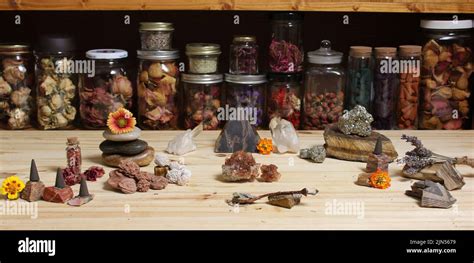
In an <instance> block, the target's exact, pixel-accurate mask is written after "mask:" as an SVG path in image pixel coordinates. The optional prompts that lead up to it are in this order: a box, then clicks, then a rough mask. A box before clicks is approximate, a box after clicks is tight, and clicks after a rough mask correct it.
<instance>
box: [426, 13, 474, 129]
mask: <svg viewBox="0 0 474 263" xmlns="http://www.w3.org/2000/svg"><path fill="white" fill-rule="evenodd" d="M420 26H421V28H422V29H423V35H424V42H423V54H422V57H423V62H422V68H421V84H422V86H421V91H422V95H421V104H420V105H421V107H420V110H419V111H420V112H419V118H420V120H419V128H420V129H446V130H457V129H462V128H467V127H468V123H469V122H468V119H469V111H470V105H469V95H470V92H471V90H470V86H469V77H470V75H471V73H472V67H473V65H472V62H473V59H472V53H471V52H472V50H471V47H472V40H471V33H470V31H471V29H472V27H473V21H472V20H449V21H439V20H422V21H421V23H420Z"/></svg>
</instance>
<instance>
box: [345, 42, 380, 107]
mask: <svg viewBox="0 0 474 263" xmlns="http://www.w3.org/2000/svg"><path fill="white" fill-rule="evenodd" d="M373 69H374V61H373V59H372V48H371V47H365V46H351V47H350V51H349V58H348V63H347V81H346V83H347V84H346V94H345V108H346V109H347V110H351V109H352V108H354V107H355V106H356V105H361V106H364V107H365V108H366V109H367V111H370V110H371V108H370V106H371V99H372V85H373V83H372V81H373Z"/></svg>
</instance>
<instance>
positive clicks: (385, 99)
mask: <svg viewBox="0 0 474 263" xmlns="http://www.w3.org/2000/svg"><path fill="white" fill-rule="evenodd" d="M396 63H397V48H395V47H376V48H375V65H376V66H375V76H374V99H373V100H374V102H373V107H372V115H373V117H374V121H373V122H372V127H373V128H374V129H377V130H391V129H393V128H395V126H396V125H395V120H396V116H395V110H396V108H397V102H398V100H397V97H398V85H399V81H398V70H397V68H395V66H394V65H395V64H396Z"/></svg>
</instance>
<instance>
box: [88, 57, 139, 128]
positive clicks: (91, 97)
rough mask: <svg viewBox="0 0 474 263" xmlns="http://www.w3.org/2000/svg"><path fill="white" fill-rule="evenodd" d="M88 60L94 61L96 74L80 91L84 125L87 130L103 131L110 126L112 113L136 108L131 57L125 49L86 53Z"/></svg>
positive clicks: (89, 76)
mask: <svg viewBox="0 0 474 263" xmlns="http://www.w3.org/2000/svg"><path fill="white" fill-rule="evenodd" d="M86 57H87V58H88V59H91V60H93V61H94V65H95V74H94V75H92V74H91V75H89V74H84V85H83V86H82V87H81V88H80V89H79V99H80V106H79V112H80V116H81V123H82V125H83V126H84V127H85V128H87V129H101V128H105V127H106V126H107V118H108V116H109V113H111V112H114V111H116V110H118V109H119V108H126V109H130V108H131V107H132V95H133V87H132V83H131V82H130V80H129V79H128V75H127V68H126V58H127V57H128V53H127V51H125V50H121V49H93V50H89V51H87V52H86Z"/></svg>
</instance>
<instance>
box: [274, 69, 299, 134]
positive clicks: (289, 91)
mask: <svg viewBox="0 0 474 263" xmlns="http://www.w3.org/2000/svg"><path fill="white" fill-rule="evenodd" d="M268 81H269V87H268V89H269V92H268V97H267V113H268V118H269V120H271V119H272V118H273V117H281V118H283V119H286V120H288V121H290V122H291V123H292V124H293V126H294V127H295V129H299V127H300V117H301V92H302V83H301V82H302V74H284V73H269V74H268Z"/></svg>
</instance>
